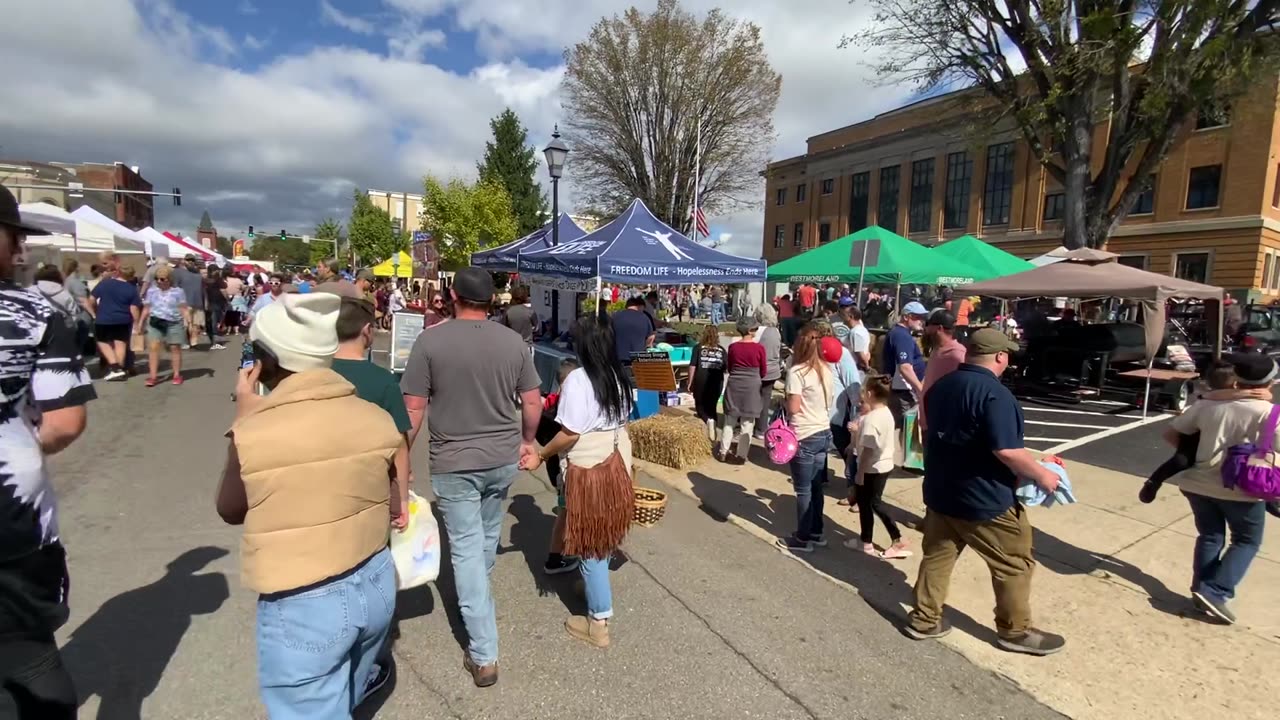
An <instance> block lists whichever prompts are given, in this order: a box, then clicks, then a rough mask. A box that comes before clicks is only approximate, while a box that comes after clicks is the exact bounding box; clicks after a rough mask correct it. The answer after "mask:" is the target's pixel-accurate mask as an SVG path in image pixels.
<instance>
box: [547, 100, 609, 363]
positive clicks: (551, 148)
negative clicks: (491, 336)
mask: <svg viewBox="0 0 1280 720" xmlns="http://www.w3.org/2000/svg"><path fill="white" fill-rule="evenodd" d="M542 154H543V155H544V156H546V158H547V171H548V172H549V173H551V246H552V247H556V246H558V245H559V244H560V176H561V175H563V174H564V163H565V160H566V159H568V157H569V146H568V145H565V144H564V141H562V140H561V139H560V126H559V125H556V126H555V129H554V130H553V131H552V132H551V142H549V143H547V147H546V148H545V149H544V150H543V151H542ZM596 302H600V301H599V299H597V300H596ZM551 337H552V338H557V337H560V291H559V290H555V289H553V290H552V291H551Z"/></svg>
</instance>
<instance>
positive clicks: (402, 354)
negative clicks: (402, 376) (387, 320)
mask: <svg viewBox="0 0 1280 720" xmlns="http://www.w3.org/2000/svg"><path fill="white" fill-rule="evenodd" d="M426 321H427V318H426V316H425V315H423V314H422V313H414V312H398V313H394V314H393V315H392V316H391V372H396V373H402V372H404V369H405V366H407V365H408V364H409V351H410V350H412V349H413V342H414V341H415V340H417V339H418V334H419V333H421V332H422V328H423V327H425V326H426Z"/></svg>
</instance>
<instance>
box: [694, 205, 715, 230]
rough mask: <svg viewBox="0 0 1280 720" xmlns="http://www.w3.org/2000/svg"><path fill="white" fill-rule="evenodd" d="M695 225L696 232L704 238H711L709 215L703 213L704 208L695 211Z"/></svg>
mask: <svg viewBox="0 0 1280 720" xmlns="http://www.w3.org/2000/svg"><path fill="white" fill-rule="evenodd" d="M693 220H694V222H693V224H694V227H695V230H694V231H695V232H696V233H697V234H698V235H701V236H702V237H711V227H710V226H709V225H707V214H706V213H704V212H702V208H695V209H694V211H693Z"/></svg>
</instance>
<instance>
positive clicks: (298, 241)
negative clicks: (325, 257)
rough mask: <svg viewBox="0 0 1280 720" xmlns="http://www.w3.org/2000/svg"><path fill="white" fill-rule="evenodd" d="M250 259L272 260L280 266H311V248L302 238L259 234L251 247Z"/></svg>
mask: <svg viewBox="0 0 1280 720" xmlns="http://www.w3.org/2000/svg"><path fill="white" fill-rule="evenodd" d="M249 259H250V260H272V261H274V262H275V263H276V264H277V266H278V267H309V266H310V265H311V249H310V248H309V247H307V244H306V243H304V242H302V238H299V237H290V238H286V239H284V240H281V239H280V237H279V236H278V235H259V236H258V237H257V239H256V240H254V242H253V247H251V248H249Z"/></svg>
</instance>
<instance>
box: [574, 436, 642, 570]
mask: <svg viewBox="0 0 1280 720" xmlns="http://www.w3.org/2000/svg"><path fill="white" fill-rule="evenodd" d="M614 437H615V433H614V431H612V430H607V431H603V432H595V433H588V434H586V435H583V436H581V437H579V438H578V443H577V445H576V446H575V447H574V448H572V449H571V450H570V451H569V469H568V470H567V471H566V472H565V479H564V488H565V510H564V513H565V514H564V552H565V554H566V555H577V556H579V557H584V558H608V557H610V556H611V555H612V554H613V551H614V550H616V549H617V548H618V546H619V545H621V544H622V539H623V538H624V537H626V535H627V530H628V529H630V527H631V515H632V509H633V507H634V505H635V494H634V492H633V490H632V482H631V471H630V468H629V466H630V462H628V461H629V460H630V454H631V440H630V438H629V437H628V436H627V431H626V428H622V429H620V430H619V431H618V432H617V443H616V446H615V441H614ZM605 452H608V455H607V456H605V458H604V460H603V461H599V462H596V463H594V464H592V465H589V466H585V467H584V463H586V462H590V461H591V460H596V459H598V458H600V456H601V455H603V454H604V453H605ZM624 453H625V456H624Z"/></svg>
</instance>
